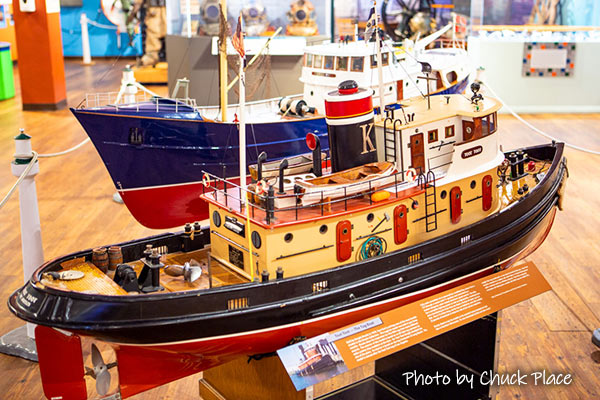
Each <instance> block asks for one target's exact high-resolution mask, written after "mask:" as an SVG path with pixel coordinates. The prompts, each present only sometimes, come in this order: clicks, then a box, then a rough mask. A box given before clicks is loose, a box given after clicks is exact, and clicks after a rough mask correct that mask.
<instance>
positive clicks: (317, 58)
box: [313, 55, 323, 68]
mask: <svg viewBox="0 0 600 400" xmlns="http://www.w3.org/2000/svg"><path fill="white" fill-rule="evenodd" d="M322 66H323V56H319V55H315V59H314V62H313V67H315V68H321V67H322Z"/></svg>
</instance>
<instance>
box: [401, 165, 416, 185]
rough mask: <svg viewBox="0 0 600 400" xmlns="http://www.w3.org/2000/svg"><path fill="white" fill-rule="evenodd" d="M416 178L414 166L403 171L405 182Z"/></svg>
mask: <svg viewBox="0 0 600 400" xmlns="http://www.w3.org/2000/svg"><path fill="white" fill-rule="evenodd" d="M416 178H417V171H416V170H415V169H414V168H409V169H407V170H406V172H404V179H405V180H406V181H407V182H414V180H415V179H416Z"/></svg>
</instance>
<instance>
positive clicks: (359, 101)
mask: <svg viewBox="0 0 600 400" xmlns="http://www.w3.org/2000/svg"><path fill="white" fill-rule="evenodd" d="M325 114H326V121H327V132H328V134H329V150H330V153H331V168H332V170H333V172H338V171H342V170H345V169H350V168H354V167H357V166H360V165H364V164H368V163H371V162H376V161H377V147H376V141H375V128H374V113H373V90H372V89H365V88H359V87H358V84H357V83H356V81H353V80H347V81H344V82H342V83H340V84H339V86H338V90H336V91H333V92H329V93H328V94H327V95H326V96H325Z"/></svg>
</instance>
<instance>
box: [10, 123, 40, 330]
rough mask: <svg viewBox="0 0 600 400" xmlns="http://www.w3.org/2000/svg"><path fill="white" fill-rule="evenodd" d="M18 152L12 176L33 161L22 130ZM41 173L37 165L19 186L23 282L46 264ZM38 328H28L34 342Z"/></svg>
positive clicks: (36, 163)
mask: <svg viewBox="0 0 600 400" xmlns="http://www.w3.org/2000/svg"><path fill="white" fill-rule="evenodd" d="M15 145H16V149H17V152H16V154H15V160H14V161H13V162H12V164H11V169H12V173H13V174H14V175H15V176H17V177H18V176H21V174H22V173H23V171H24V170H25V168H27V165H28V163H27V160H28V159H31V156H32V154H31V137H30V136H28V135H26V134H25V133H24V132H23V130H21V133H20V134H19V135H18V136H16V137H15ZM38 172H40V167H39V164H38V162H37V161H36V162H35V165H34V166H33V168H32V169H31V170H30V171H29V173H28V174H27V176H26V177H25V178H24V179H23V181H22V182H21V184H20V185H19V206H20V212H21V248H22V251H23V279H24V282H28V281H29V278H31V276H32V275H33V273H34V272H35V270H36V269H37V268H38V267H39V266H41V265H42V264H43V262H44V251H43V248H42V230H41V225H40V214H39V211H38V202H37V191H36V188H35V179H34V178H35V176H36V175H37V174H38ZM34 329H35V325H34V324H31V323H28V324H27V336H29V337H30V338H32V339H33V338H34V337H35V334H34Z"/></svg>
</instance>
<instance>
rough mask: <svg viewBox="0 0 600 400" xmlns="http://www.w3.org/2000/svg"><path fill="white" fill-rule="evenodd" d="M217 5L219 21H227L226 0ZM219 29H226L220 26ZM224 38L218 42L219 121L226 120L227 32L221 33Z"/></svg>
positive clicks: (220, 0)
mask: <svg viewBox="0 0 600 400" xmlns="http://www.w3.org/2000/svg"><path fill="white" fill-rule="evenodd" d="M219 5H220V8H221V12H222V13H223V16H222V18H221V23H223V21H225V23H227V0H219ZM221 29H227V26H222V27H221ZM221 36H224V39H223V40H221V43H219V91H220V93H219V102H220V106H221V121H223V122H225V121H227V103H228V101H227V37H228V36H229V35H228V34H225V35H221Z"/></svg>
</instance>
